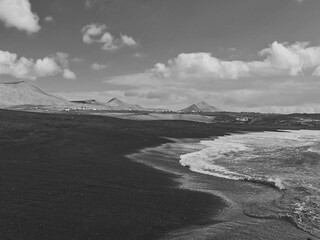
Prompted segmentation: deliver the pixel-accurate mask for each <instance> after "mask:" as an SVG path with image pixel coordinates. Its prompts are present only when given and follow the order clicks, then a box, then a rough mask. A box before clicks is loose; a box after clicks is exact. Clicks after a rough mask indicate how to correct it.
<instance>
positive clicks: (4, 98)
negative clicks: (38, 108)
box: [0, 81, 69, 107]
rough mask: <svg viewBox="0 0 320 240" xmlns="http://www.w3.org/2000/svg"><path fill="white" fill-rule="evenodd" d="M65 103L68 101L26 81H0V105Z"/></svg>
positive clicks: (56, 104) (59, 104) (58, 104)
mask: <svg viewBox="0 0 320 240" xmlns="http://www.w3.org/2000/svg"><path fill="white" fill-rule="evenodd" d="M67 104H69V102H68V101H67V100H66V99H63V98H60V97H57V96H54V95H51V94H48V93H46V92H44V91H42V90H41V89H40V88H38V87H36V86H34V85H33V84H31V83H29V82H26V81H20V82H10V83H0V107H11V106H17V105H54V106H64V105H67Z"/></svg>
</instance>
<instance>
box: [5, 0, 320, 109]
mask: <svg viewBox="0 0 320 240" xmlns="http://www.w3.org/2000/svg"><path fill="white" fill-rule="evenodd" d="M319 10H320V1H319V0H304V1H302V0H281V1H279V0H201V1H198V0H67V1H66V0H0V81H3V82H5V81H20V80H28V81H30V82H32V83H33V84H35V85H37V86H39V87H41V88H42V89H43V90H45V91H47V92H51V93H55V94H58V95H60V96H64V97H66V98H68V99H70V100H75V99H97V100H100V101H107V100H109V99H110V98H112V97H118V98H120V99H123V100H125V101H127V102H131V103H139V104H142V105H144V106H159V107H166V108H170V109H179V108H182V107H185V106H186V105H188V104H191V103H195V102H199V101H202V100H204V101H207V102H208V103H210V104H212V105H214V106H216V107H219V108H222V109H224V110H235V111H264V112H284V113H285V112H286V113H287V112H295V111H299V112H315V111H318V112H319V111H320V94H319V90H320V30H319V25H320V14H319Z"/></svg>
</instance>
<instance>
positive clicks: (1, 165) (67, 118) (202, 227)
mask: <svg viewBox="0 0 320 240" xmlns="http://www.w3.org/2000/svg"><path fill="white" fill-rule="evenodd" d="M0 123H1V124H0V132H1V136H2V138H1V139H0V143H1V144H0V156H1V157H0V171H1V175H0V176H1V178H2V181H0V197H1V203H2V206H3V207H2V209H1V211H0V212H1V216H2V217H1V219H0V220H1V221H0V237H1V238H2V239H8V240H16V239H21V238H23V239H25V240H31V239H32V240H43V239H46V240H56V239H61V240H64V239H66V240H67V239H68V240H82V239H83V240H87V239H96V240H100V239H159V238H163V239H190V238H191V239H192V238H195V237H197V239H210V238H212V236H215V234H217V233H219V234H220V235H219V236H218V237H217V239H232V237H234V236H236V235H228V236H223V235H221V234H223V233H228V234H235V233H236V234H238V233H240V234H242V233H243V231H247V230H250V231H251V230H252V231H253V230H254V231H255V232H253V233H252V235H251V236H253V235H254V236H255V238H252V239H259V236H262V235H263V234H265V229H271V230H272V227H273V226H274V225H275V224H277V226H278V228H280V229H278V230H279V231H280V232H281V229H282V231H283V228H285V229H289V230H290V231H292V234H295V233H297V234H296V236H303V238H299V239H304V237H305V236H306V235H304V233H303V235H299V234H301V231H300V230H297V229H296V228H295V227H293V226H292V225H291V224H289V223H287V222H286V221H283V220H268V219H267V220H264V219H253V218H249V217H247V216H245V215H244V214H243V213H242V208H241V207H242V206H241V205H239V204H238V203H236V205H232V204H230V202H229V203H228V204H229V206H234V208H233V209H232V208H230V207H229V208H225V206H226V204H225V203H226V201H225V200H222V199H228V200H230V199H231V200H232V196H233V197H237V196H238V197H239V196H242V197H243V198H245V197H247V196H248V195H246V194H245V193H244V194H242V190H246V189H247V190H248V189H250V190H252V191H253V192H254V193H259V192H260V193H261V192H263V191H261V189H260V187H255V186H257V185H254V184H252V183H245V182H235V181H232V180H226V179H220V178H214V177H211V176H206V175H201V174H197V173H193V172H190V171H189V170H188V169H187V168H185V167H182V166H180V165H179V164H178V166H177V167H178V168H179V169H180V170H181V171H182V173H181V174H177V173H174V172H171V173H169V172H164V171H159V170H157V169H154V167H150V166H145V164H141V163H136V162H133V161H131V160H129V159H128V158H127V157H126V156H127V155H128V154H132V153H137V152H141V151H142V152H143V151H144V150H146V149H150V148H158V147H160V148H161V146H162V145H163V144H174V143H173V139H186V138H187V139H189V140H190V143H191V148H193V147H194V142H196V141H197V139H202V138H209V137H212V136H223V135H225V134H230V133H233V132H239V131H241V129H237V128H221V127H219V126H218V127H217V126H213V125H208V124H203V123H195V122H184V121H174V122H173V121H159V122H138V121H129V120H121V119H114V118H108V117H103V116H86V115H72V114H45V113H26V112H15V111H7V110H0ZM242 130H243V129H242ZM254 130H257V131H258V130H265V129H264V128H255V129H254ZM189 150H190V149H189ZM154 159H155V158H154ZM168 159H169V160H170V158H168ZM173 160H174V159H173ZM166 166H169V167H171V166H172V165H170V164H169V165H168V164H167V165H166ZM187 172H188V174H185V173H187ZM181 176H182V177H184V178H182V177H181ZM186 183H188V184H187V185H183V184H186ZM189 183H190V184H193V185H190V184H189ZM213 183H214V184H213ZM239 184H240V185H239ZM179 186H180V187H179ZM200 186H201V187H200ZM239 186H241V187H240V188H239ZM248 186H251V188H247V187H248ZM212 187H213V188H212ZM199 189H200V190H201V191H199ZM264 189H269V190H268V191H275V190H274V189H271V188H268V187H265V188H264ZM270 189H271V190H270ZM221 193H223V194H221ZM225 193H227V194H225ZM230 196H231V197H230ZM223 209H224V210H223ZM262 223H263V224H262ZM248 226H249V227H248ZM252 226H254V227H255V228H254V229H252V228H250V227H252ZM230 231H231V232H230ZM261 234H262V235H261ZM230 236H231V237H230ZM257 236H258V238H257ZM235 239H239V238H235ZM240 239H241V238H240ZM246 239H248V238H246ZM260 239H265V238H262V237H261V238H260ZM273 239H277V238H273ZM281 239H283V238H281ZM291 239H295V238H291ZM297 239H298V238H297ZM305 239H306V238H305ZM311 239H314V238H311Z"/></svg>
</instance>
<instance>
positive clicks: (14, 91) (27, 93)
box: [0, 81, 221, 113]
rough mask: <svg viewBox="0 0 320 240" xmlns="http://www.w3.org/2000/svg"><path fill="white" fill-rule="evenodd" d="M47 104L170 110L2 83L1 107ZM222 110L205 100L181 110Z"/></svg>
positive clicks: (114, 108) (25, 85) (101, 108)
mask: <svg viewBox="0 0 320 240" xmlns="http://www.w3.org/2000/svg"><path fill="white" fill-rule="evenodd" d="M30 105H31V106H47V107H54V108H58V109H60V110H63V109H79V108H80V109H82V110H109V111H145V112H168V111H170V110H167V109H161V108H145V107H143V106H141V105H138V104H130V103H126V102H124V101H122V100H120V99H118V98H112V99H111V100H110V101H107V102H99V101H96V100H94V99H88V100H79V101H68V100H67V99H64V98H62V97H58V96H55V95H52V94H49V93H46V92H45V91H43V90H41V89H40V88H38V87H36V86H34V85H33V84H31V83H30V82H27V81H19V82H9V83H4V82H2V83H0V108H13V107H17V106H19V107H22V108H23V106H30ZM217 111H221V110H219V109H218V108H216V107H213V106H211V105H209V104H207V103H205V102H200V103H197V104H192V105H191V106H189V107H187V108H184V109H182V110H180V111H179V112H181V113H199V112H217Z"/></svg>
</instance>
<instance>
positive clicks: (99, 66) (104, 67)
mask: <svg viewBox="0 0 320 240" xmlns="http://www.w3.org/2000/svg"><path fill="white" fill-rule="evenodd" d="M90 67H91V68H92V69H93V70H102V69H106V68H107V65H104V64H99V63H93V64H92V65H91V66H90Z"/></svg>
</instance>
